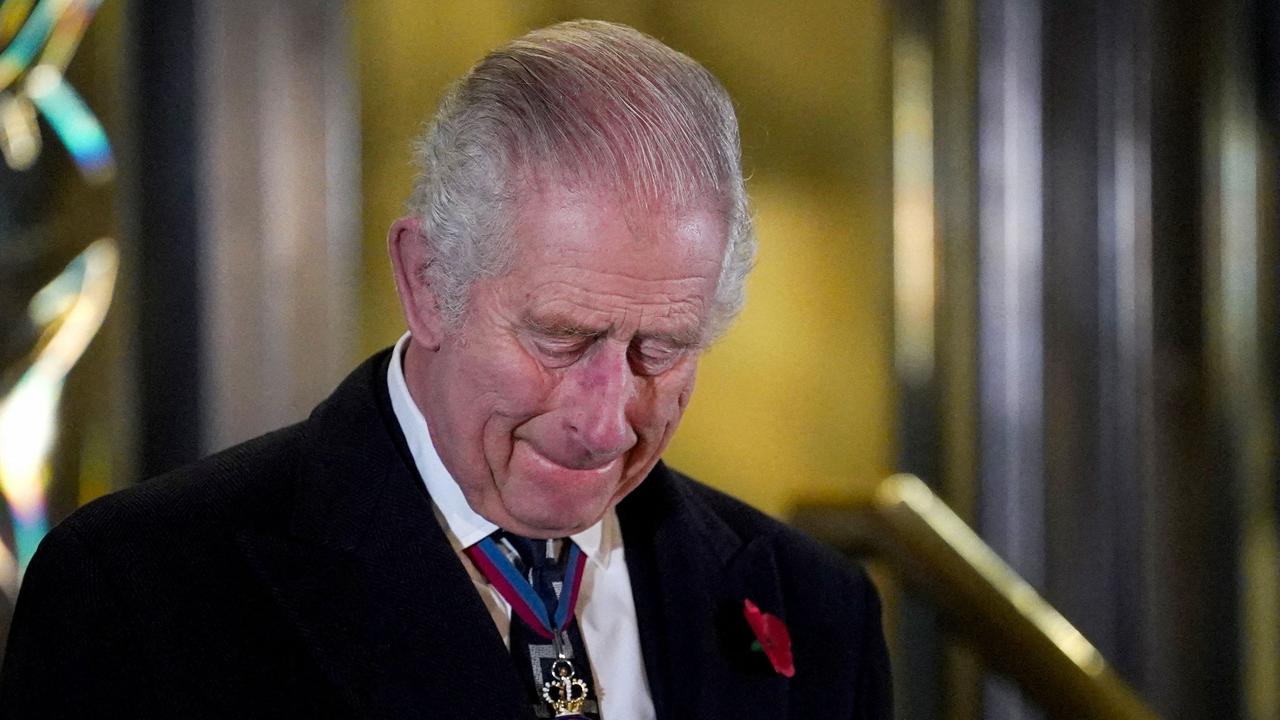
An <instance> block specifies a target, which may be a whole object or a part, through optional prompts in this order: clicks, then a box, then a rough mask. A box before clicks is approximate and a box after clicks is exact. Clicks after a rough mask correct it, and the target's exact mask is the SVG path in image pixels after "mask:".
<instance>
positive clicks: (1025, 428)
mask: <svg viewBox="0 0 1280 720" xmlns="http://www.w3.org/2000/svg"><path fill="white" fill-rule="evenodd" d="M576 17H595V18H602V19H608V20H615V21H620V22H625V23H628V24H631V25H633V26H635V27H637V28H639V29H641V30H644V31H646V32H648V33H650V34H653V35H655V36H656V37H658V38H659V39H661V40H663V41H664V42H666V43H667V44H669V45H671V46H672V47H675V48H676V49H679V50H681V51H683V52H685V53H687V54H689V55H691V56H693V57H694V58H696V59H698V60H699V61H701V62H702V63H703V64H705V65H706V66H707V67H708V68H709V69H711V71H712V72H714V73H715V74H716V75H717V76H718V77H720V78H721V80H722V81H723V82H724V84H725V85H726V86H727V87H728V89H729V92H730V94H731V95H732V96H733V97H734V99H735V101H736V103H737V106H738V109H739V116H740V121H741V124H742V135H743V153H744V161H745V167H746V169H747V172H748V173H749V175H750V182H749V189H750V191H751V195H752V199H753V202H754V206H755V213H756V222H757V227H758V232H759V235H760V255H759V263H758V266H757V269H756V271H755V273H754V275H753V276H752V278H751V281H750V285H749V301H748V305H747V309H746V311H745V312H744V314H743V316H742V318H741V320H740V321H739V323H738V325H737V326H736V327H735V328H734V329H733V330H732V331H731V332H730V334H729V335H728V336H727V337H726V338H725V339H724V341H723V342H722V343H720V344H719V345H717V346H716V347H715V348H713V349H712V350H711V352H710V353H709V354H708V355H707V356H706V358H705V360H704V363H703V365H702V374H701V376H700V378H699V389H698V392H697V393H696V394H695V396H694V400H693V403H692V405H691V407H690V409H689V412H688V415H687V416H686V420H685V422H684V425H683V427H682V428H681V431H680V433H679V434H678V435H677V437H676V440H675V441H674V442H673V444H672V447H671V449H670V450H669V452H668V456H667V457H668V460H669V462H671V463H672V464H674V465H676V466H678V467H680V468H681V469H683V470H685V471H687V472H689V473H691V474H692V475H694V476H696V477H699V478H700V479H702V480H704V481H706V482H708V483H710V484H712V485H715V486H717V487H720V488H722V489H725V490H726V491H728V492H730V493H733V494H734V495H737V496H739V497H741V498H743V499H745V500H747V501H749V502H751V503H753V504H755V505H757V506H759V507H761V508H762V509H764V510H766V511H767V512H769V513H771V514H773V515H776V516H778V517H781V518H783V519H787V520H789V521H792V522H796V523H797V524H800V525H801V526H803V527H805V528H806V529H809V530H810V531H812V532H815V533H816V534H818V535H819V536H820V537H823V539H826V540H828V541H830V542H833V543H835V544H836V545H837V546H840V547H842V549H846V550H847V551H848V552H850V553H851V554H856V555H859V556H861V557H863V558H864V559H865V560H866V561H867V562H868V563H869V564H870V566H871V568H872V570H873V573H874V575H875V577H876V579H877V582H878V584H879V585H880V586H881V590H882V592H883V594H884V596H885V599H886V613H885V622H886V627H887V629H888V631H889V636H890V640H891V644H892V651H893V654H894V663H895V679H896V692H897V694H898V698H897V705H898V708H897V710H898V715H899V717H902V718H979V717H982V718H1038V717H1045V716H1053V717H1079V716H1081V715H1079V714H1075V713H1076V711H1074V710H1070V709H1066V710H1064V709H1063V707H1067V708H1070V707H1073V706H1072V705H1071V704H1070V703H1066V704H1064V705H1063V706H1061V707H1055V705H1054V700H1053V695H1054V693H1055V692H1071V693H1075V692H1077V690H1069V691H1059V690H1054V688H1058V687H1059V686H1056V685H1054V684H1053V682H1052V678H1049V679H1046V678H1044V677H1037V673H1039V672H1040V668H1041V667H1042V665H1040V664H1037V663H1036V662H1033V661H1032V660H1031V659H1027V658H1023V657H1020V656H1019V655H1018V653H1021V652H1022V650H1021V649H1020V648H1018V649H1016V650H1017V652H1012V651H1010V653H1002V652H1001V651H1000V648H1001V646H1000V643H999V640H1000V637H999V636H1000V631H999V629H997V630H995V631H992V630H981V628H982V627H986V626H984V625H983V619H982V618H980V617H970V616H967V615H965V613H964V612H959V613H957V611H956V610H955V607H954V605H949V603H948V598H949V597H953V596H958V595H957V594H962V589H963V588H960V587H959V584H957V583H956V582H953V583H952V584H951V585H949V584H948V581H946V580H945V579H944V580H939V579H938V578H939V577H940V576H941V575H945V574H946V573H945V571H946V569H947V567H946V563H949V562H955V563H962V561H960V560H947V559H945V558H944V559H938V558H937V557H933V558H932V559H931V558H930V557H926V555H927V554H920V553H916V554H915V555H913V554H912V553H915V551H914V550H911V549H910V548H911V547H914V546H910V547H909V546H908V545H909V544H906V543H898V544H897V545H896V546H895V547H896V548H897V549H898V550H900V551H901V552H897V553H895V552H888V553H884V552H876V551H875V547H876V546H877V542H876V541H877V540H878V541H880V545H881V546H882V549H883V545H884V543H886V542H887V543H889V544H891V545H892V544H893V543H894V537H893V536H892V534H891V533H889V532H888V531H885V530H883V529H881V530H876V529H875V528H876V527H879V526H877V525H875V523H870V524H868V523H867V522H866V519H867V518H868V517H872V518H874V517H876V513H881V514H882V515H883V513H884V512H886V511H885V505H884V497H885V495H884V488H885V487H886V486H885V484H884V483H883V482H882V481H883V480H884V478H886V477H887V476H889V475H891V474H893V473H896V472H909V473H914V474H915V475H917V476H918V477H919V478H921V479H922V480H923V483H924V486H926V487H927V488H928V490H929V491H931V493H932V494H933V495H936V496H937V498H940V499H941V501H942V502H943V503H945V507H944V506H941V505H938V506H937V508H940V509H943V510H944V509H945V508H946V507H949V509H950V510H949V511H948V512H953V513H954V515H950V514H948V515H946V516H945V517H946V518H951V517H954V518H955V519H957V520H958V521H963V523H964V524H965V525H967V526H968V527H970V528H972V529H973V530H974V531H976V533H977V534H976V536H974V538H973V539H974V540H975V541H976V538H977V537H980V538H981V539H982V541H983V542H984V543H985V545H986V546H989V547H990V548H991V549H992V550H994V551H995V553H996V555H998V557H999V558H1002V559H1003V563H1005V564H1007V567H1005V566H1003V565H1001V566H1000V567H999V568H997V569H999V570H1001V571H1004V570H1011V571H1014V572H1016V573H1017V575H1018V576H1020V577H1021V578H1022V579H1024V580H1025V581H1026V583H1028V584H1029V586H1028V588H1027V590H1028V591H1030V589H1031V588H1034V593H1032V594H1033V595H1037V596H1038V597H1040V598H1043V599H1044V600H1045V601H1047V602H1048V603H1049V604H1051V605H1052V606H1053V607H1055V608H1056V609H1057V610H1058V611H1060V612H1061V616H1062V617H1064V618H1065V619H1066V620H1067V621H1069V622H1070V623H1071V626H1074V628H1076V629H1078V630H1079V631H1080V632H1081V633H1083V636H1084V637H1087V638H1088V640H1089V641H1090V642H1091V643H1092V647H1091V648H1090V649H1092V648H1096V650H1097V651H1098V652H1100V653H1101V656H1102V657H1105V658H1106V659H1107V661H1108V663H1109V666H1110V667H1111V668H1112V669H1113V670H1114V674H1115V677H1117V678H1119V679H1120V680H1122V681H1123V683H1124V684H1126V685H1127V686H1128V687H1130V688H1132V689H1133V691H1135V692H1136V694H1137V695H1138V696H1140V697H1141V698H1142V699H1143V701H1144V702H1145V703H1146V705H1147V706H1149V708H1150V709H1151V710H1153V711H1154V712H1155V713H1158V714H1159V715H1160V716H1163V717H1167V718H1251V719H1259V720H1261V719H1264V718H1280V557H1278V552H1277V547H1278V545H1280V526H1278V524H1277V515H1278V514H1280V493H1278V492H1277V478H1278V477H1280V457H1278V453H1277V429H1278V428H1277V416H1278V415H1280V390H1278V389H1277V380H1278V379H1280V375H1278V373H1277V371H1280V361H1278V359H1277V358H1278V351H1277V340H1278V338H1277V332H1276V330H1275V327H1276V320H1277V317H1276V313H1277V305H1278V302H1277V301H1278V300H1280V283H1278V280H1280V277H1278V276H1280V272H1278V269H1280V263H1278V262H1277V251H1276V246H1277V243H1276V231H1277V225H1278V220H1280V205H1278V204H1277V201H1276V188H1277V180H1278V179H1280V176H1278V174H1277V170H1278V165H1277V157H1276V139H1277V131H1278V130H1280V9H1277V7H1276V5H1275V4H1274V3H1268V2H1266V0H1202V1H1193V0H1055V1H1052V2H1051V1H1050V0H897V1H891V0H806V1H804V2H798V1H796V2H790V3H778V2H767V1H766V0H734V1H733V2H711V1H705V2H659V1H657V0H649V1H640V0H631V1H619V2H571V1H567V0H566V1H561V2H552V1H546V2H529V1H525V0H454V1H449V2H445V1H439V2H430V3H423V2H414V1H411V0H363V1H361V2H354V1H353V2H345V3H344V2H340V1H338V0H332V1H330V2H321V1H318V0H275V1H273V2H254V1H253V0H225V1H223V2H219V1H217V0H205V1H203V2H201V1H197V0H105V2H103V1H101V0H39V1H33V0H0V150H3V163H0V353H2V354H0V481H2V482H0V488H2V489H3V492H4V497H5V505H6V509H7V512H5V513H2V514H0V515H2V517H0V537H3V549H0V589H3V593H0V637H3V635H4V633H5V631H6V630H7V618H8V615H9V612H10V610H11V607H12V601H13V598H14V597H15V595H16V591H17V588H18V586H19V584H20V579H21V572H22V569H23V567H24V566H25V563H26V561H27V560H28V559H29V558H30V555H31V553H32V552H33V551H34V548H35V546H36V544H38V542H39V539H40V537H41V536H42V535H43V533H44V532H46V531H47V529H48V527H49V526H51V525H52V524H56V523H57V521H58V520H60V519H61V518H63V517H65V516H66V515H67V514H68V513H70V512H71V511H73V510H74V509H75V508H76V507H77V506H79V505H80V504H83V503H84V502H87V501H89V500H91V499H93V498H94V497H97V496H99V495H101V494H103V493H106V492H110V491H112V490H115V489H120V488H124V487H127V486H129V485H131V484H134V483H136V482H139V481H142V480H143V479H145V478H149V477H153V476H155V475H157V474H159V473H162V472H164V471H165V470H167V469H170V468H173V467H175V466H177V465H179V464H182V463H186V462H189V461H191V460H194V459H196V458H197V457H200V456H201V455H204V454H207V453H208V452H211V451H214V450H217V449H220V448H222V447H226V446H227V445H229V444H231V443H234V442H237V441H240V440H243V439H247V438H249V437H252V436H254V435H257V434H259V433H261V432H264V431H266V430H269V429H272V428H275V427H278V426H281V425H284V424H287V423H290V422H293V421H296V420H298V419H301V418H303V417H305V415H306V414H307V413H308V412H309V410H310V408H311V407H312V406H313V405H314V404H315V403H317V402H318V401H319V400H321V399H322V398H323V397H324V396H325V395H326V394H327V393H328V391H330V390H331V389H332V388H333V387H334V386H335V385H336V384H337V383H338V382H339V381H340V380H341V378H342V377H343V376H344V375H345V373H346V372H347V371H349V370H350V369H351V368H353V367H354V366H355V365H356V364H357V363H358V362H359V361H360V360H362V359H363V358H364V357H366V356H367V355H369V354H371V353H373V352H375V351H377V350H379V349H381V348H383V347H385V346H387V345H389V344H391V343H392V342H394V340H395V339H396V337H397V336H398V335H399V334H400V333H401V332H403V327H404V326H403V322H402V320H401V317H400V310H399V306H398V304H397V302H396V299H395V293H394V289H393V286H392V282H391V278H390V266H389V262H388V260H387V258H386V253H385V234H386V230H387V228H388V227H389V225H390V223H391V222H392V221H393V220H394V219H395V218H396V217H397V216H398V215H399V214H400V213H401V211H402V208H403V204H404V201H405V199H406V198H407V196H408V193H409V187H410V182H411V179H412V175H413V168H412V167H411V166H410V164H409V143H410V141H411V139H412V138H413V137H414V135H415V134H416V133H418V132H419V131H420V130H421V128H422V124H423V122H424V121H425V120H426V119H427V118H428V117H429V116H430V115H431V114H432V113H433V112H434V108H435V104H436V102H437V101H438V99H439V98H440V96H441V94H442V92H443V90H444V89H445V88H446V86H447V84H448V83H449V82H450V81H451V80H452V79H454V78H456V77H457V76H458V75H460V74H461V73H462V72H463V71H465V70H466V68H467V67H469V66H470V65H471V64H472V63H473V62H475V61H476V60H477V59H478V58H479V57H480V56H482V55H483V54H484V53H485V52H486V51H487V50H489V49H491V48H492V47H494V46H496V45H499V44H501V43H503V42H505V41H506V40H509V39H511V38H513V37H515V36H517V35H519V34H521V33H523V32H525V31H526V30H529V29H531V28H534V27H539V26H542V25H545V24H548V23H551V22H554V21H557V20H564V19H572V18H576ZM877 498H879V500H877ZM877 502H880V503H881V504H880V505H876V503H877ZM931 507H932V506H931ZM877 508H879V509H877ZM938 517H943V516H938ZM947 522H950V521H949V520H948V521H947ZM864 527H865V528H870V529H865V530H859V528H864ZM956 527H961V528H962V527H963V526H956ZM851 528H852V529H853V530H851ZM854 531H856V532H854ZM850 532H853V534H855V535H858V537H859V538H860V539H859V540H857V541H849V540H848V536H849V534H850ZM868 537H869V538H870V539H869V540H868ZM948 537H950V538H951V539H952V542H953V544H954V543H956V542H960V541H958V540H955V537H957V536H955V535H951V536H948ZM962 539H963V538H962ZM864 540H867V542H863V541H864ZM902 548H907V549H906V550H903V549H902ZM864 551H865V553H864ZM961 554H962V555H963V553H961ZM967 557H970V558H972V557H974V556H972V555H969V556H967ZM930 563H932V565H931V564H930ZM977 564H979V565H981V563H977ZM912 567H915V568H916V571H914V572H913V571H912V570H911V568H912ZM920 567H924V568H925V571H924V572H920V571H919V568H920ZM930 567H932V568H933V569H934V570H935V571H936V572H932V574H931V573H930V571H929V568H930ZM987 577H988V578H989V577H990V574H988V576H987ZM997 579H998V578H997ZM957 582H958V581H957ZM994 585H996V586H998V585H999V583H995V584H994ZM984 587H985V586H984ZM1017 587H1021V586H1017ZM1015 589H1016V587H1015ZM1007 590H1008V588H1007V587H1006V588H1005V592H1004V593H1003V595H1002V594H1001V593H1000V588H999V587H996V588H995V592H996V594H995V595H992V597H1003V598H1005V599H1006V600H1009V598H1010V597H1012V598H1013V600H1011V601H1010V602H1012V603H1013V605H1012V606H1017V608H1018V609H1019V610H1020V611H1021V609H1023V606H1024V604H1023V603H1020V602H1014V601H1016V600H1017V598H1018V597H1020V596H1019V595H1018V594H1017V593H1016V592H1015V593H1013V594H1012V595H1011V594H1010V592H1008V591H1007ZM984 591H985V590H984ZM978 597H980V596H978ZM977 604H978V605H981V603H977ZM1012 606H1011V607H1012ZM973 612H977V613H979V614H981V612H982V611H981V608H979V609H978V610H974V611H973ZM1024 615H1027V613H1024ZM1028 616H1030V615H1028ZM987 620H988V621H989V620H990V618H989V617H988V618H987ZM1033 624H1034V623H1033ZM995 627H997V628H998V627H999V626H998V624H996V625H995ZM984 633H985V634H984ZM1044 634H1045V635H1046V636H1050V639H1052V638H1053V637H1058V636H1060V633H1059V634H1058V635H1057V636H1055V633H1053V632H1045V633H1044ZM1059 639H1060V637H1059ZM1059 645H1062V643H1059ZM992 647H995V648H996V650H995V651H991V648H992ZM1028 652H1030V651H1028ZM1064 652H1066V651H1064ZM1010 654H1011V655H1012V656H1013V657H1012V658H1010V657H1004V658H1003V659H1002V658H1001V657H997V656H1001V655H1010ZM1066 654H1067V655H1070V653H1069V652H1066ZM1085 664H1086V665H1087V663H1085ZM1043 667H1048V668H1050V670H1046V671H1045V672H1056V671H1053V670H1052V667H1053V666H1052V663H1049V664H1047V665H1044V666H1043ZM1094 669H1096V668H1094ZM997 670H999V672H996V671H997ZM1090 672H1092V671H1090ZM1086 674H1088V673H1086ZM1093 676H1095V677H1096V673H1094V674H1093ZM1046 688H1049V690H1046ZM1078 692H1081V693H1087V692H1093V690H1091V689H1087V688H1086V689H1081V690H1078ZM1124 712H1127V711H1121V710H1117V711H1116V714H1115V716H1116V717H1143V715H1139V714H1132V715H1129V714H1124Z"/></svg>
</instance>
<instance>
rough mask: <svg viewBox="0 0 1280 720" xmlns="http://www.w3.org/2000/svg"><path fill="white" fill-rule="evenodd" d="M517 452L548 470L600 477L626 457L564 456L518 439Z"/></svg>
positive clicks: (609, 471) (612, 469)
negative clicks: (604, 458) (574, 457)
mask: <svg viewBox="0 0 1280 720" xmlns="http://www.w3.org/2000/svg"><path fill="white" fill-rule="evenodd" d="M522 451H524V452H522ZM515 454H516V455H517V456H519V455H524V456H526V458H527V459H528V460H530V461H532V462H533V463H534V464H535V465H536V466H541V467H542V468H543V469H544V470H546V471H549V472H553V473H556V474H564V473H569V474H573V475H581V476H583V477H598V476H601V475H608V474H611V473H612V472H614V470H615V469H617V467H618V466H620V465H621V464H622V459H623V457H625V456H624V455H618V456H616V457H613V458H610V459H606V460H599V459H593V458H590V457H580V458H576V459H571V458H563V456H562V454H560V453H549V452H546V451H544V450H542V449H541V448H539V447H538V446H537V445H536V444H535V443H533V442H531V441H529V440H517V441H516V447H515ZM562 458H563V459H562Z"/></svg>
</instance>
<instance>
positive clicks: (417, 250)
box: [0, 22, 889, 720]
mask: <svg viewBox="0 0 1280 720" xmlns="http://www.w3.org/2000/svg"><path fill="white" fill-rule="evenodd" d="M417 152H418V159H419V161H420V163H421V168H422V172H421V175H420V177H419V178H418V181H417V186H416V189H415V191H414V196H413V200H412V203H411V213H410V215H409V216H407V217H405V218H402V219H400V220H398V221H396V222H395V224H394V225H393V226H392V228H391V232H390V237H389V248H390V254H391V260H392V263H393V266H394V269H395V278H396V289H397V291H398V293H399V296H400V301H401V304H402V306H403V309H404V314H405V319H406V322H407V324H408V328H409V332H408V333H407V334H406V335H405V336H404V337H403V338H401V340H400V342H399V343H397V344H396V346H395V347H394V348H393V349H392V350H390V351H387V352H383V353H381V354H379V355H377V356H375V357H374V358H372V359H371V360H369V361H368V362H366V363H365V364H364V365H363V366H361V367H360V368H358V369H357V370H356V371H355V372H354V373H353V374H352V375H351V377H350V378H348V379H347V380H346V381H345V382H344V383H343V384H342V385H341V386H340V387H339V388H338V389H337V391H336V392H335V393H334V394H333V396H332V397H330V398H329V399H328V400H327V401H325V402H324V403H323V404H321V405H320V406H319V407H318V408H317V409H316V410H315V412H314V413H313V414H312V415H311V417H310V418H308V419H307V420H305V421H304V422H302V423H299V424H298V425H295V426H292V427H289V428H285V429H283V430H280V431H278V432H275V433H272V434H270V435H267V436H264V437H262V438H259V439H257V440H254V441H251V442H249V443H247V444H244V445H241V446H239V447H235V448H232V449H230V450H227V451H225V452H223V453H220V454H218V455H215V456H213V457H211V458H209V459H207V460H205V461H203V462H201V463H198V464H196V465H193V466H190V467H187V468H184V469H181V470H178V471H176V472H174V473H172V474H171V475H170V476H168V477H164V478H160V479H157V480H155V481H152V482H150V483H146V484H144V485H142V486H140V487H138V488H136V489H133V490H130V491H127V492H124V493H121V494H118V495H115V496H112V497H109V498H106V499H104V500H101V501H98V502H95V503H92V504H91V505H89V506H88V507H86V508H84V509H82V510H81V511H79V512H77V513H76V514H75V515H73V516H72V517H71V518H70V519H69V520H67V521H66V522H65V523H63V524H62V525H61V526H59V527H58V528H57V529H56V530H54V532H53V533H51V534H50V536H49V538H48V539H47V540H46V541H45V543H44V544H43V545H42V546H41V549H40V551H39V553H38V554H37V556H36V558H35V560H34V561H33V563H32V565H31V568H30V572H29V573H28V575H27V579H26V585H25V587H24V588H23V592H22V596H21V599H20V601H19V605H18V608H17V614H16V616H15V621H14V627H13V631H12V635H11V638H10V642H9V648H8V654H7V657H6V662H5V667H4V676H3V685H2V687H0V703H2V707H3V709H4V710H6V711H7V713H8V715H9V716H12V717H79V716H88V715H107V716H113V717H183V718H188V717H220V718H226V717H267V716H270V717H433V718H534V717H590V718H607V719H608V720H619V719H624V718H654V717H658V718H748V717H758V718H770V719H775V718H780V717H794V718H831V717H844V718H849V717H858V718H882V717H888V714H889V711H888V707H889V687H888V667H887V660H886V656H885V649H884V642H883V637H882V633H881V629H880V613H879V605H878V601H877V599H876V595H875V591H874V589H873V588H872V586H871V584H870V583H869V582H868V581H867V579H866V577H865V576H864V575H863V574H862V573H861V572H860V571H859V570H857V569H856V568H854V567H851V566H848V565H846V564H845V563H843V562H842V561H841V560H840V559H839V558H837V557H835V556H834V555H833V554H831V553H829V552H827V551H826V550H824V549H823V548H821V547H819V546H818V545H817V544H816V543H814V542H812V541H810V540H808V539H806V538H804V537H803V536H800V535H799V534H797V533H796V532H794V531H792V530H790V529H788V528H787V527H785V526H783V525H782V524H780V523H777V522H775V521H773V520H770V519H769V518H767V517H765V516H764V515H762V514H760V513H758V512H756V511H754V510H752V509H750V508H748V507H746V506H744V505H742V504H740V503H738V502H736V501H734V500H732V499H730V498H728V497H726V496H724V495H722V494H720V493H717V492H715V491H713V490H710V489H708V488H707V487H704V486H702V485H700V484H698V483H696V482H694V481H692V480H690V479H688V478H686V477H683V476H682V475H680V474H678V473H676V472H675V471H673V470H671V469H669V468H667V467H665V466H664V465H663V464H662V463H661V462H660V460H659V458H660V456H661V453H662V451H663V449H664V448H665V447H666V445H667V442H668V441H669V440H670V439H671V436H672V434H673V433H674V432H675V429H676V426H677V425H678V424H679V421H680V417H681V414H682V413H683V412H684V409H685V407H686V405H687V404H688V401H689V396H690V393H691V392H692V391H693V381H694V374H695V371H696V368H697V363H698V358H699V355H700V353H701V352H702V351H703V350H704V349H705V348H706V347H707V346H708V345H709V344H710V343H711V342H712V341H713V340H714V339H715V338H716V337H717V335H718V334H719V333H721V332H722V331H723V330H724V329H725V327H726V326H727V325H728V324H729V322H730V321H731V320H732V318H733V316H734V315H735V314H736V313H737V311H738V309H739V308H740V307H741V305H742V298H743V283H744V280H745V277H746V274H747V271H748V269H749V266H750V264H751V262H752V256H753V246H754V239H753V235H752V230H751V221H750V215H749V212H748V208H747V201H746V194H745V191H744V188H743V180H742V172H741V168H740V164H739V146H738V129H737V122H736V119H735V117H734V114H733V109H732V105H731V103H730V100H729V98H728V96H727V95H726V94H725V92H724V90H723V88H721V86H720V85H719V84H718V83H717V82H716V80H715V79H714V78H713V77H712V76H711V75H710V74H709V73H708V72H707V71H706V70H705V69H704V68H702V67H701V66H699V65H698V64H697V63H695V62H693V61H692V60H690V59H689V58H688V57H685V56H684V55H681V54H679V53H677V52H675V51H673V50H671V49H669V48H667V47H665V46H664V45H662V44H661V43H659V42H657V41H655V40H653V39H652V38H649V37H647V36H644V35H642V34H640V33H638V32H636V31H634V30H631V29H629V28H625V27H620V26H616V25H610V24H606V23H600V22H574V23H566V24H562V25H557V26H554V27H551V28H548V29H545V30H541V31H536V32H533V33H530V34H529V35H526V36H525V37H523V38H520V39H519V40H516V41H514V42H512V43H511V44H509V45H507V46H505V47H503V48H500V49H498V50H496V51H494V52H493V53H491V54H490V55H489V56H488V57H486V58H484V59H483V60H482V61H480V63H479V64H477V65H476V66H475V67H474V68H473V69H472V70H471V71H470V72H469V73H468V74H467V75H466V76H465V77H463V78H462V79H461V81H460V82H459V83H458V84H457V86H456V87H455V88H454V89H453V90H452V92H451V93H450V94H449V96H448V97H447V99H446V100H445V101H444V103H443V104H442V106H441V108H440V110H439V112H438V114H437V116H436V118H435V122H434V123H433V124H432V125H431V127H430V129H429V130H428V131H427V133H426V136H425V137H424V138H423V139H422V141H421V143H420V144H419V145H418V146H417Z"/></svg>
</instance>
